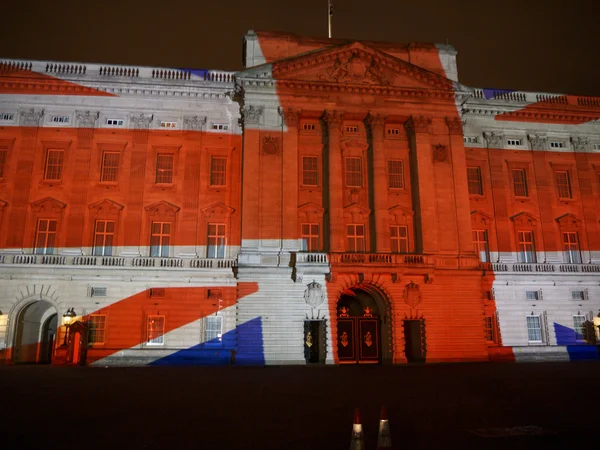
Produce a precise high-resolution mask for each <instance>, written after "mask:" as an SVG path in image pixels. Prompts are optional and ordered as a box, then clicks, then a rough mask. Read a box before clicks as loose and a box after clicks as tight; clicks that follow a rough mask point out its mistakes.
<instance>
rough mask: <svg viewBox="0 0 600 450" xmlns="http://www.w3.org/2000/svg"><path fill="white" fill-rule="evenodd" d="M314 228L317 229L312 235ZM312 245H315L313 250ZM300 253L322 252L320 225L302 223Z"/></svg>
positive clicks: (316, 223)
mask: <svg viewBox="0 0 600 450" xmlns="http://www.w3.org/2000/svg"><path fill="white" fill-rule="evenodd" d="M305 227H308V233H305ZM314 227H316V228H317V234H313V231H314V230H313V228H314ZM307 243H308V245H307ZM313 243H315V244H316V245H314V246H315V247H316V248H313ZM300 251H302V252H309V253H310V252H320V251H322V245H321V224H320V223H318V222H303V223H301V224H300Z"/></svg>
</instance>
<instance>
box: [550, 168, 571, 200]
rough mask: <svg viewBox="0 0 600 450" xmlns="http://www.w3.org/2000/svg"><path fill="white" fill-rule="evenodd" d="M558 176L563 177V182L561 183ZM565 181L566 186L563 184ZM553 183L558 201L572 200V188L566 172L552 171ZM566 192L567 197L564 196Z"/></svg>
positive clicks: (569, 177)
mask: <svg viewBox="0 0 600 450" xmlns="http://www.w3.org/2000/svg"><path fill="white" fill-rule="evenodd" d="M559 175H564V176H565V180H563V181H562V182H561V180H559ZM565 181H566V184H565V183H564V182H565ZM554 183H555V185H556V192H557V195H558V198H559V199H560V200H572V199H573V187H572V185H571V176H570V174H569V171H568V170H555V171H554ZM565 190H566V191H567V192H566V194H567V196H565V195H563V194H565Z"/></svg>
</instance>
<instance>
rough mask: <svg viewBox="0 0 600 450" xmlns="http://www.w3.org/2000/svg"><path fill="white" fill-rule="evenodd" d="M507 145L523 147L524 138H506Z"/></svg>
mask: <svg viewBox="0 0 600 450" xmlns="http://www.w3.org/2000/svg"><path fill="white" fill-rule="evenodd" d="M506 145H507V146H508V147H521V146H522V145H523V139H521V138H509V139H506Z"/></svg>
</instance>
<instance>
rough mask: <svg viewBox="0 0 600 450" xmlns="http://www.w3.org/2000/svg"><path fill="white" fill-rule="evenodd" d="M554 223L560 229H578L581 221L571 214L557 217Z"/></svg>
mask: <svg viewBox="0 0 600 450" xmlns="http://www.w3.org/2000/svg"><path fill="white" fill-rule="evenodd" d="M556 221H557V222H558V225H559V226H560V227H561V228H578V227H579V224H580V223H581V219H580V218H579V217H577V216H575V215H574V214H571V213H567V214H563V215H562V216H560V217H557V218H556Z"/></svg>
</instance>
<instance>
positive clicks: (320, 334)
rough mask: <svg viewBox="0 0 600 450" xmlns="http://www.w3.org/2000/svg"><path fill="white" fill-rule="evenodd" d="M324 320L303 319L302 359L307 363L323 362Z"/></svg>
mask: <svg viewBox="0 0 600 450" xmlns="http://www.w3.org/2000/svg"><path fill="white" fill-rule="evenodd" d="M325 349H326V346H325V321H324V320H306V321H304V359H305V360H306V362H307V364H325Z"/></svg>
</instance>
